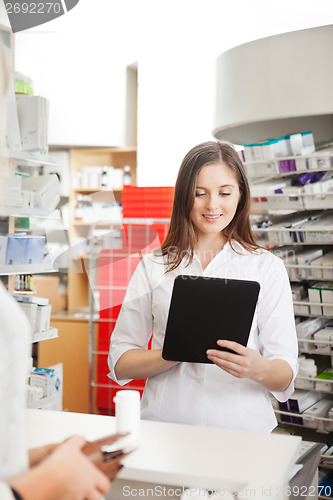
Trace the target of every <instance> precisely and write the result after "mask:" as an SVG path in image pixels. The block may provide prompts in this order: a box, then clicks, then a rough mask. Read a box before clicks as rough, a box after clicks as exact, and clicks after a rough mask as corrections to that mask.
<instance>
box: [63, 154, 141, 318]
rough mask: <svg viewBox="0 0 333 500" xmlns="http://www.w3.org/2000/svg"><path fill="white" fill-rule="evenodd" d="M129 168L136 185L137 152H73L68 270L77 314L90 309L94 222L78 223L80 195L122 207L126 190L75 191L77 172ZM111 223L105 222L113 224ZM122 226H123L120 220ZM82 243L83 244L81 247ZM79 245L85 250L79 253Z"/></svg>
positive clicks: (71, 299) (72, 304) (71, 300)
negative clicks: (90, 271) (90, 244)
mask: <svg viewBox="0 0 333 500" xmlns="http://www.w3.org/2000/svg"><path fill="white" fill-rule="evenodd" d="M125 165H129V166H130V167H131V184H132V185H136V148H86V149H72V150H71V151H70V171H71V181H70V184H71V189H70V198H69V204H70V230H69V239H70V244H71V247H72V251H71V253H70V262H69V269H68V310H69V311H70V312H75V311H77V310H79V309H81V308H87V307H88V306H89V280H88V275H87V272H86V267H88V266H89V255H88V250H87V247H88V246H89V245H88V244H87V242H88V238H89V231H90V227H91V225H92V223H93V222H94V220H98V217H97V218H95V219H94V220H87V221H84V220H77V218H76V217H75V208H76V206H77V197H78V195H87V196H93V199H94V201H96V202H99V203H105V204H107V205H112V203H121V201H122V189H121V188H119V186H116V187H115V189H112V188H108V189H106V188H104V187H102V186H100V185H99V187H96V188H91V187H77V188H74V185H75V183H74V179H75V175H76V174H77V172H81V171H82V168H83V167H87V166H90V167H94V166H95V167H104V166H112V167H114V168H115V169H121V170H122V169H123V167H124V166H125ZM110 222H111V221H107V220H106V221H105V223H106V224H110ZM118 224H119V226H120V225H121V224H122V221H121V220H118ZM77 242H79V243H77ZM78 245H79V246H80V245H81V246H82V250H80V249H79V250H77V248H78Z"/></svg>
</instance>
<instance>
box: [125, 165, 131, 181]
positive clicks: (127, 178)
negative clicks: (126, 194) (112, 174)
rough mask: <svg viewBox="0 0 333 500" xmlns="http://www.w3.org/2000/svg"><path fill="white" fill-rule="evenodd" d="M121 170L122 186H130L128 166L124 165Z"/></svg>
mask: <svg viewBox="0 0 333 500" xmlns="http://www.w3.org/2000/svg"><path fill="white" fill-rule="evenodd" d="M123 170H124V176H123V184H124V186H130V185H131V183H132V176H131V167H130V166H129V165H125V166H124V169H123Z"/></svg>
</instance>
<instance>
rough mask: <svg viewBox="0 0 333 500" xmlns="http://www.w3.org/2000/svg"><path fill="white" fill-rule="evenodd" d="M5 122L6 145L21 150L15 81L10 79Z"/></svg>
mask: <svg viewBox="0 0 333 500" xmlns="http://www.w3.org/2000/svg"><path fill="white" fill-rule="evenodd" d="M3 107H4V122H6V146H7V148H9V149H13V150H17V151H20V150H21V149H22V140H21V132H20V124H19V118H18V112H17V106H16V99H15V89H14V81H13V79H12V78H9V79H8V88H7V92H6V96H5V99H4V106H3Z"/></svg>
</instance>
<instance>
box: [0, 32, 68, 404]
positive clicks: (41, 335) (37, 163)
mask: <svg viewBox="0 0 333 500" xmlns="http://www.w3.org/2000/svg"><path fill="white" fill-rule="evenodd" d="M0 36H1V37H2V38H3V40H4V42H5V43H4V45H5V47H6V50H7V51H8V52H10V53H11V56H10V58H9V59H10V61H11V67H10V68H9V74H10V78H11V79H14V68H15V64H14V48H15V47H14V35H13V33H12V31H11V30H10V29H9V28H7V27H5V26H2V25H0ZM4 158H5V160H6V162H7V165H8V172H9V173H10V174H14V173H15V172H16V170H17V167H18V166H23V167H25V168H26V169H37V168H39V167H42V166H46V165H47V166H52V167H53V166H57V163H56V161H55V160H54V159H53V158H52V157H50V156H48V155H46V154H44V153H39V152H28V151H21V150H20V151H17V150H13V149H7V150H6V151H5V152H4ZM2 166H3V167H4V165H2ZM35 171H36V170H35ZM59 200H60V197H59V196H55V197H54V199H53V200H52V203H51V204H50V205H49V206H54V207H56V206H57V204H58V202H59ZM0 217H1V218H2V219H3V220H4V225H6V226H7V228H8V233H14V232H15V219H16V218H29V219H30V218H43V219H46V218H47V219H59V218H60V213H59V211H58V210H53V209H51V208H50V209H49V210H48V209H46V210H41V209H24V210H23V209H21V208H18V207H14V206H12V207H11V206H9V205H7V206H3V205H2V206H0ZM23 231H26V230H23ZM50 272H52V273H53V272H56V270H55V269H53V267H52V264H51V261H50V258H49V257H48V256H46V257H45V258H44V261H43V262H42V263H41V264H30V265H29V264H28V265H22V266H21V265H8V266H0V276H7V277H8V284H7V287H8V291H9V292H10V293H12V292H13V291H14V279H13V278H14V275H16V274H43V273H50ZM15 293H17V294H20V291H15ZM31 293H33V292H31ZM23 294H24V293H23ZM24 295H25V294H24ZM57 337H58V329H57V328H54V327H50V328H49V329H48V330H44V331H40V332H33V333H32V337H31V342H32V344H33V345H35V344H37V343H39V342H41V341H45V340H49V339H55V338H57ZM57 396H58V394H55V395H54V396H52V397H50V398H43V399H41V400H39V401H36V402H35V403H32V404H30V405H29V406H31V407H33V408H43V407H47V408H51V406H52V404H54V403H56V402H57V403H58V405H57V406H58V407H59V406H61V404H60V403H59V397H58V398H57ZM50 405H51V406H50Z"/></svg>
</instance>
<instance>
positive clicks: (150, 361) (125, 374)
mask: <svg viewBox="0 0 333 500" xmlns="http://www.w3.org/2000/svg"><path fill="white" fill-rule="evenodd" d="M177 364H178V361H166V360H165V359H163V358H162V349H155V350H152V351H148V350H145V349H131V350H129V351H126V352H125V353H124V354H123V355H122V356H121V357H120V358H119V360H118V361H117V363H116V366H115V369H114V370H115V374H116V376H117V379H118V380H122V379H141V378H148V377H153V376H154V375H158V374H159V373H163V372H165V371H167V370H169V369H170V368H172V367H173V366H175V365H177Z"/></svg>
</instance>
